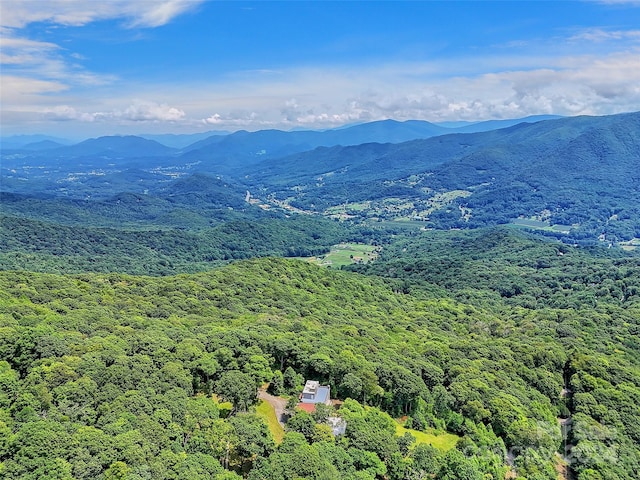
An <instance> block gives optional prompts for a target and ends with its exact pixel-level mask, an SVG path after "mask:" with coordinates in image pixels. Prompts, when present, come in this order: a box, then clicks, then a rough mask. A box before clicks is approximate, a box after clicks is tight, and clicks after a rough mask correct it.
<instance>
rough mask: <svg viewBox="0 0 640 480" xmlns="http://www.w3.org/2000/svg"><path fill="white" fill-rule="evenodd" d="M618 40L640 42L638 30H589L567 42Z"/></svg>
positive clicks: (639, 31)
mask: <svg viewBox="0 0 640 480" xmlns="http://www.w3.org/2000/svg"><path fill="white" fill-rule="evenodd" d="M639 3H640V2H639ZM619 40H632V41H633V40H636V41H638V42H640V30H606V29H604V28H590V29H588V30H584V31H582V32H580V33H577V34H575V35H573V36H572V37H570V38H569V41H574V42H576V41H577V42H580V41H589V42H596V43H600V42H606V41H619Z"/></svg>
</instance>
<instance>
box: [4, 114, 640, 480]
mask: <svg viewBox="0 0 640 480" xmlns="http://www.w3.org/2000/svg"><path fill="white" fill-rule="evenodd" d="M639 122H640V115H639V114H638V113H635V114H626V115H615V116H610V117H577V118H566V119H560V120H553V121H545V122H539V123H534V124H518V125H514V126H510V127H509V128H506V129H502V130H496V131H490V132H482V133H470V134H464V135H463V134H456V135H441V136H439V137H434V138H431V139H428V140H414V141H410V142H405V143H400V144H380V143H370V144H365V145H358V146H351V147H343V146H332V147H324V148H319V149H316V150H312V151H307V152H302V153H300V152H301V151H302V150H301V149H304V148H306V147H304V145H302V144H297V145H293V146H292V144H290V143H287V142H288V141H289V140H290V139H291V138H303V137H304V135H302V136H300V135H298V136H288V135H282V133H283V132H280V133H274V132H265V133H257V134H256V135H249V134H247V132H243V133H240V134H238V135H236V137H237V138H236V137H233V135H230V136H220V138H218V137H217V136H216V137H215V138H211V139H208V140H205V141H202V142H199V143H198V144H197V145H195V146H194V148H193V149H191V150H189V149H183V150H182V151H177V150H175V149H171V148H168V147H164V146H162V145H160V144H158V143H156V142H152V141H150V140H143V139H140V138H137V137H136V138H128V137H118V138H115V139H114V138H107V137H104V138H102V139H97V140H93V141H89V142H85V143H83V144H79V145H75V146H72V147H60V146H58V145H54V146H53V147H52V146H51V144H46V145H40V146H38V145H36V146H33V147H32V150H29V151H28V152H27V150H25V151H20V152H17V153H15V152H14V153H9V154H6V152H3V157H2V161H3V163H2V166H1V168H2V191H1V192H0V478H7V479H14V478H20V479H34V480H35V479H41V478H59V479H64V480H71V479H77V480H80V479H98V480H102V479H104V480H107V479H116V478H117V479H128V480H142V479H145V480H147V479H149V480H156V479H198V478H202V479H205V478H214V479H218V480H224V479H226V480H230V479H237V478H248V479H250V480H262V479H267V480H281V479H287V480H301V479H305V480H306V479H323V480H333V479H338V478H340V479H346V480H374V479H376V480H377V479H379V480H383V479H384V480H414V479H418V478H434V479H436V480H454V479H463V480H489V479H493V480H498V479H503V478H518V479H521V480H524V479H527V480H556V479H557V476H558V472H559V471H568V472H569V474H575V478H576V479H577V480H626V479H631V478H635V476H636V475H637V472H638V471H640V341H639V336H638V335H639V334H640V261H639V257H638V256H637V252H633V251H632V252H626V251H623V250H622V249H620V248H618V247H617V246H616V243H617V242H619V241H620V240H623V239H626V240H629V239H632V238H634V237H640V230H639V228H640V223H639V218H640V212H639V211H638V205H639V204H640V197H638V195H639V192H638V188H637V186H638V184H639V182H640V178H639V177H638V171H639V170H638V160H639V159H640V143H639V140H638V139H639V138H640V123H639ZM432 127H433V126H432V125H428V124H427V125H424V124H415V125H414V124H396V123H394V122H386V123H385V122H380V123H379V124H376V125H368V126H362V127H361V128H358V127H353V130H351V131H350V132H346V133H336V132H334V133H332V135H335V138H343V136H344V138H347V137H346V136H345V135H347V134H354V135H355V134H358V135H360V134H362V135H365V136H366V135H368V134H370V133H371V132H372V131H373V132H375V131H379V129H383V130H385V129H386V130H385V131H386V134H388V135H390V136H391V137H392V138H397V139H400V138H402V139H404V137H403V136H404V135H417V134H418V133H419V132H422V134H424V135H426V136H430V135H431V134H435V133H437V132H438V131H439V130H438V129H435V130H434V129H433V128H432ZM358 132H360V133H358ZM367 132H368V133H367ZM412 132H413V133H412ZM394 135H397V136H394ZM276 137H277V139H279V140H278V141H279V142H281V146H282V148H283V149H285V150H286V149H289V148H292V149H293V150H295V151H296V152H298V153H296V154H295V155H293V156H288V157H284V158H275V156H272V153H273V152H270V153H269V154H266V153H264V154H263V153H262V152H258V154H256V152H255V151H254V150H253V149H254V147H256V148H257V146H259V145H260V142H263V141H271V140H269V139H272V140H273V138H276ZM242 138H245V140H247V142H249V140H250V139H252V140H251V141H254V140H255V142H257V143H255V144H250V142H249V143H248V144H247V148H249V146H251V149H249V150H246V151H244V153H242V152H243V150H242V142H241V141H240V140H238V139H242ZM305 138H306V137H305ZM358 138H359V137H358ZM236 140H238V141H236ZM274 141H275V140H274ZM223 144H224V145H226V147H225V148H227V150H224V149H221V150H219V151H217V152H214V150H215V149H216V148H218V146H220V145H223ZM249 144H250V145H249ZM274 145H275V144H274ZM41 147H42V148H41ZM49 147H51V148H52V150H51V151H54V150H55V152H57V154H56V155H49V154H48V153H47V151H49V150H47V149H48V148H49ZM121 149H124V153H123V151H121ZM187 150H189V151H187ZM25 152H27V153H25ZM29 152H30V153H29ZM65 152H67V153H65ZM68 152H71V153H72V154H73V155H72V156H65V155H71V153H68ZM145 152H147V153H148V155H147V154H146V153H145ZM209 154H210V155H209ZM236 155H240V156H241V157H242V155H244V157H242V158H239V157H238V158H236V157H235V156H236ZM263 155H264V157H263ZM227 157H228V158H227ZM258 157H260V158H258ZM234 158H236V160H237V161H235V163H234ZM263 158H267V159H268V160H267V161H262V162H260V163H258V162H259V161H260V160H261V159H263ZM34 161H35V162H36V163H33V162H34ZM38 162H40V163H38ZM220 162H222V163H224V162H227V163H224V171H225V172H226V173H225V174H224V175H222V174H220V173H219V172H217V171H216V170H217V169H218V167H219V166H220V165H219V163H220ZM229 162H231V163H229ZM243 162H244V163H243ZM243 165H244V166H243ZM247 165H249V167H247ZM231 172H233V176H232V177H230V176H229V174H230V173H231ZM327 217H329V218H327ZM519 217H520V218H519ZM514 219H519V222H520V226H521V227H522V226H525V227H531V228H536V229H538V230H537V231H538V234H540V235H546V236H547V237H533V236H532V235H531V234H530V233H525V232H523V231H521V230H517V229H516V228H515V227H511V228H510V227H501V228H494V227H491V228H487V227H486V226H487V225H496V224H502V223H510V222H512V221H513V220H514ZM554 225H556V227H557V228H556V227H553V226H554ZM548 236H552V237H556V238H553V239H549V238H548ZM636 241H637V239H636ZM343 242H359V243H362V244H367V245H357V247H362V248H363V249H360V250H355V249H353V250H351V251H352V252H353V254H352V255H351V257H352V258H349V253H346V254H345V253H344V251H343V257H344V259H345V262H349V261H352V262H354V264H353V265H350V266H347V267H346V268H344V269H343V271H337V270H336V269H335V268H332V269H328V268H321V267H319V266H316V265H314V264H310V263H307V262H304V261H300V260H293V259H283V258H273V257H310V256H318V255H323V254H326V253H327V252H329V250H330V248H331V247H332V246H338V245H336V244H340V243H343ZM578 245H580V246H579V247H578ZM605 246H610V247H611V248H605ZM631 247H632V246H629V248H631ZM373 250H375V255H372V256H371V257H367V259H366V260H367V263H365V260H363V258H358V256H359V253H358V252H360V251H367V252H370V251H373ZM334 267H335V265H334ZM305 379H313V380H317V381H319V382H321V383H322V384H327V385H329V386H330V387H331V392H332V396H333V397H335V398H336V399H337V400H339V402H338V406H340V405H341V408H339V409H337V410H336V409H333V408H328V407H327V408H319V409H318V410H316V411H315V412H314V413H313V414H308V413H306V412H302V411H297V410H295V409H294V404H295V403H296V399H297V398H298V395H299V393H300V391H301V389H302V385H303V382H304V380H305ZM261 388H262V389H263V388H268V391H269V392H270V393H271V394H274V395H275V396H277V397H280V398H279V401H280V402H282V403H283V404H286V403H287V401H289V405H288V407H287V411H288V412H289V414H290V418H289V421H288V423H287V424H286V426H285V432H283V431H282V429H281V427H279V426H278V423H277V420H276V419H275V418H274V417H272V416H269V415H270V414H269V410H268V408H269V405H268V404H265V403H260V402H261V401H259V400H258V398H257V392H258V390H259V389H261ZM265 412H266V413H265ZM329 415H338V416H340V417H342V418H343V419H344V420H346V422H347V427H346V431H345V433H344V435H339V436H338V437H335V436H334V435H333V433H332V431H331V428H330V427H329V426H328V425H327V423H326V419H327V417H328V416H329ZM565 478H568V477H565Z"/></svg>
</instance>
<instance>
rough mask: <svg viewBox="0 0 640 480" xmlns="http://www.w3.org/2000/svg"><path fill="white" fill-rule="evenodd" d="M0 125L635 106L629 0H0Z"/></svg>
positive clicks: (52, 129)
mask: <svg viewBox="0 0 640 480" xmlns="http://www.w3.org/2000/svg"><path fill="white" fill-rule="evenodd" d="M0 8H1V11H0V19H1V20H0V21H1V23H2V26H1V27H0V28H1V30H0V34H1V39H2V44H1V59H2V70H1V76H2V77H1V87H2V93H1V94H2V107H1V108H2V118H1V120H2V135H3V136H4V135H13V134H29V133H46V134H52V135H58V136H66V137H71V136H73V137H79V136H84V137H87V136H98V135H107V134H130V133H134V134H135V133H166V132H174V133H190V132H201V131H207V130H237V129H247V130H258V129H264V128H279V129H285V130H286V129H292V128H331V127H336V126H340V125H344V124H350V123H357V122H364V121H372V120H379V119H383V118H394V119H398V120H407V119H422V120H428V121H432V122H442V121H459V120H467V121H478V120H487V119H499V118H517V117H524V116H527V115H536V114H558V115H580V114H588V115H603V114H611V113H619V112H625V111H636V110H640V2H638V1H620V0H618V1H609V2H596V1H589V2H586V1H585V2H555V1H536V2H521V1H517V2H515V1H514V2H509V1H501V2H483V1H473V2H455V1H447V2H418V1H412V2H399V1H393V2H378V1H375V2H371V1H358V2H338V1H322V2H319V1H317V2H299V1H286V2H268V1H261V2H222V1H196V0H153V1H151V0H149V1H147V0H137V1H130V0H103V1H99V2H98V1H95V0H2V1H1V2H0Z"/></svg>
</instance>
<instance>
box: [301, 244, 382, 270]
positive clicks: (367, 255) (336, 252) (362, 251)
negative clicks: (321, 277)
mask: <svg viewBox="0 0 640 480" xmlns="http://www.w3.org/2000/svg"><path fill="white" fill-rule="evenodd" d="M376 248H377V247H374V246H372V245H364V244H359V243H340V244H338V245H334V246H333V247H331V251H330V252H329V253H327V254H326V255H320V256H318V257H303V258H302V260H306V261H308V262H311V263H315V264H316V265H321V266H323V267H332V268H340V267H341V266H343V265H351V264H352V263H357V262H362V263H367V262H370V261H371V260H374V259H375V258H376V257H377V256H378V253H377V251H376Z"/></svg>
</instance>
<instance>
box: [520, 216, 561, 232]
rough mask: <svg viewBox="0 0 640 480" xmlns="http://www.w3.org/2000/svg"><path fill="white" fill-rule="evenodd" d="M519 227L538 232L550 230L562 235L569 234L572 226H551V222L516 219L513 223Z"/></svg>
mask: <svg viewBox="0 0 640 480" xmlns="http://www.w3.org/2000/svg"><path fill="white" fill-rule="evenodd" d="M511 223H512V224H513V225H515V226H517V227H526V228H535V229H537V230H550V231H554V232H560V233H569V231H570V230H571V228H573V227H572V226H571V225H551V224H549V222H541V221H539V220H533V219H530V218H516V219H515V220H513V221H512V222H511Z"/></svg>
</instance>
